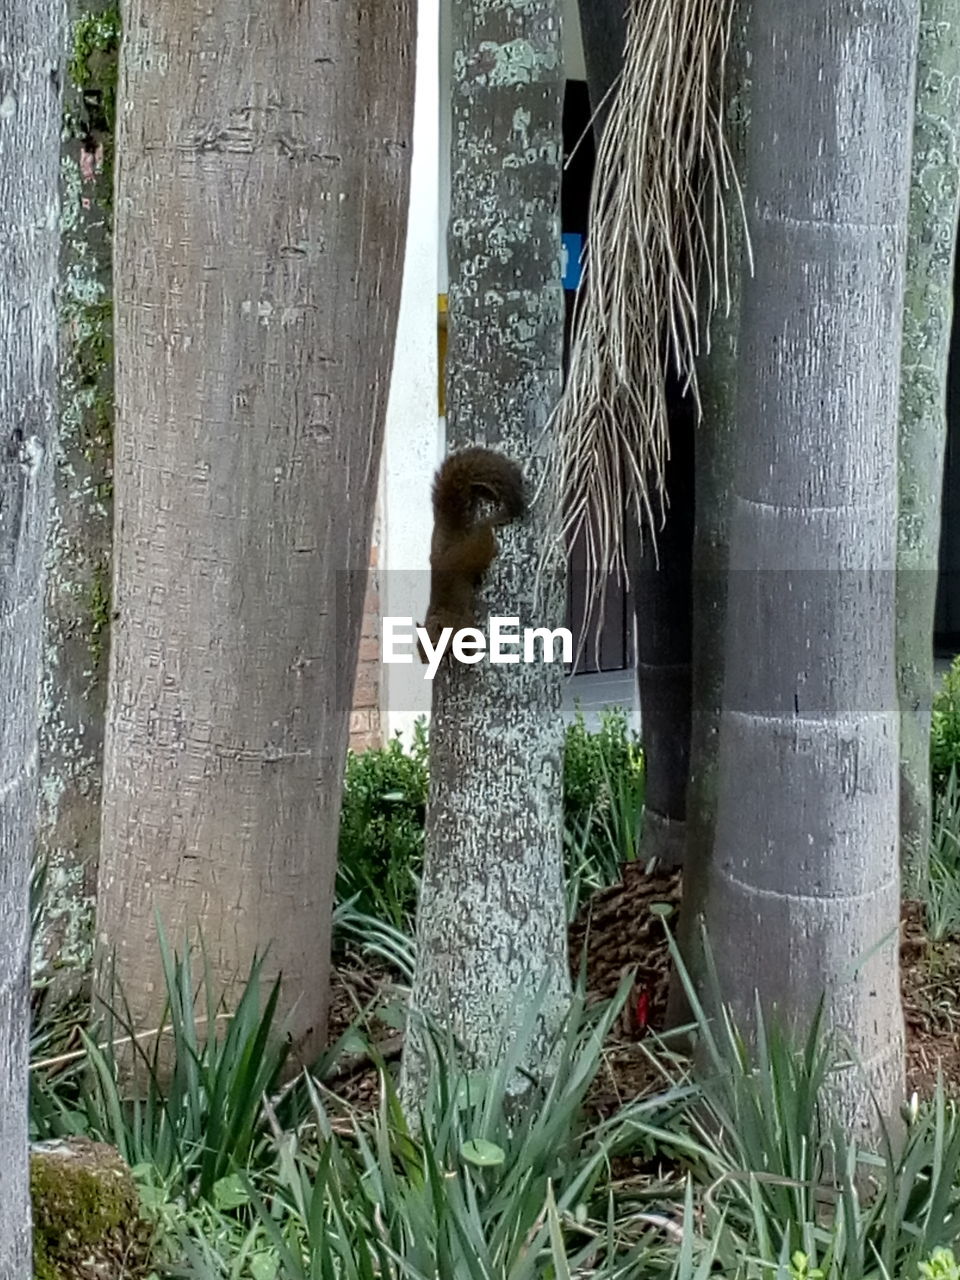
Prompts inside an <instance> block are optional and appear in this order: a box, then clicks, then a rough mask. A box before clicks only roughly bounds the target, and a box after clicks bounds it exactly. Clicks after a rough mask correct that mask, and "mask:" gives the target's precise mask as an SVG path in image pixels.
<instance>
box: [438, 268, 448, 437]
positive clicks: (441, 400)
mask: <svg viewBox="0 0 960 1280" xmlns="http://www.w3.org/2000/svg"><path fill="white" fill-rule="evenodd" d="M437 371H438V375H439V376H438V386H437V404H438V406H439V413H440V417H441V418H442V417H444V416H445V415H446V412H447V295H446V294H445V293H440V294H438V295H437Z"/></svg>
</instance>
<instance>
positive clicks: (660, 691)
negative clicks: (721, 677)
mask: <svg viewBox="0 0 960 1280" xmlns="http://www.w3.org/2000/svg"><path fill="white" fill-rule="evenodd" d="M625 4H626V0H581V2H580V10H579V11H580V26H581V32H582V35H583V48H584V59H585V62H586V67H587V87H588V89H589V93H590V104H591V107H592V109H593V110H594V112H595V113H596V115H595V117H594V128H595V129H596V131H597V136H598V137H599V134H600V131H601V129H602V128H603V126H604V124H605V122H606V118H607V115H608V114H609V105H610V101H611V97H612V94H613V93H615V85H616V82H617V78H618V77H619V75H620V72H621V70H622V68H623V54H624V44H625V41H626V31H627V21H626V14H625ZM668 417H669V432H670V458H669V461H668V463H667V468H666V483H665V488H666V493H667V499H668V506H667V508H666V511H665V512H664V515H665V519H664V521H663V523H662V525H658V527H657V528H656V529H655V530H654V531H653V533H654V534H655V540H654V537H651V531H650V530H646V531H641V530H640V529H639V528H638V526H637V523H636V521H634V520H633V519H632V518H631V517H630V516H629V515H627V516H626V519H627V520H628V522H629V527H628V529H627V531H626V537H627V546H628V551H627V564H628V577H629V583H630V592H631V598H632V603H633V608H634V613H635V617H636V634H637V683H638V686H639V693H640V723H641V729H642V736H643V747H644V758H645V762H646V774H647V777H646V797H645V800H646V803H645V811H644V824H643V844H642V849H641V856H642V857H643V858H644V859H649V858H658V859H660V860H661V861H662V862H664V863H667V864H671V865H673V864H676V863H679V862H682V861H683V856H684V846H685V839H686V825H685V821H684V819H685V816H686V799H687V777H688V772H689V758H690V755H689V753H690V715H691V706H690V678H691V677H690V643H691V641H690V633H691V608H692V602H691V568H692V542H693V515H694V475H693V468H694V439H693V431H694V426H695V420H696V411H695V406H694V403H693V399H692V397H690V396H684V395H683V394H682V388H681V387H680V386H679V385H672V386H670V387H669V388H668ZM653 487H655V486H654V485H653V484H652V485H651V488H653Z"/></svg>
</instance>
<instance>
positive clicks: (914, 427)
mask: <svg viewBox="0 0 960 1280" xmlns="http://www.w3.org/2000/svg"><path fill="white" fill-rule="evenodd" d="M958 124H960V20H958V15H957V10H956V6H955V5H952V4H948V3H946V0H922V3H921V24H920V45H919V51H918V56H917V105H916V119H915V121H914V129H913V178H912V182H911V187H910V221H909V228H908V230H909V234H908V238H907V275H906V294H905V298H904V314H903V362H902V365H901V370H900V378H901V385H900V519H899V523H898V542H897V681H898V687H899V691H900V862H901V867H902V871H903V880H904V891H905V892H906V893H907V894H908V895H909V896H911V897H916V896H918V895H919V894H920V893H921V892H922V890H923V885H924V883H925V880H926V871H927V860H928V857H929V846H930V817H931V815H930V808H931V797H930V714H931V703H932V699H933V617H934V610H935V608H936V599H937V553H938V549H939V545H940V499H941V493H942V484H941V478H942V476H943V458H944V450H945V448H946V436H947V421H946V394H947V362H948V357H949V352H950V335H951V329H952V323H953V287H954V262H955V257H956V243H957V217H958V214H960V141H958V133H957V129H958Z"/></svg>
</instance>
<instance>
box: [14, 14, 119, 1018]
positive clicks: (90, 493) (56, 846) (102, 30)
mask: <svg viewBox="0 0 960 1280" xmlns="http://www.w3.org/2000/svg"><path fill="white" fill-rule="evenodd" d="M70 16H71V22H72V26H71V42H70V56H69V57H68V59H67V84H66V86H65V98H64V127H63V141H62V154H61V200H62V204H61V210H62V212H61V255H60V295H59V301H60V321H61V358H60V388H61V406H60V431H59V440H58V445H57V450H56V459H55V480H54V486H55V487H54V498H53V507H52V510H51V517H50V526H49V533H48V538H47V547H46V568H47V592H46V600H45V634H44V649H43V667H42V672H41V691H42V697H41V725H40V747H41V759H40V795H39V814H38V838H37V846H38V848H37V852H38V855H39V856H40V857H41V858H43V859H45V860H46V862H47V864H48V873H47V876H46V882H45V903H44V915H43V927H42V929H41V931H40V933H39V935H38V937H37V939H36V944H35V948H34V956H33V969H34V980H35V981H37V982H43V983H50V982H53V983H54V984H55V986H56V990H57V994H58V995H59V996H61V997H65V996H68V995H71V994H73V993H74V992H75V991H76V990H77V989H78V988H80V987H82V986H83V984H84V982H85V980H86V977H87V974H88V970H89V963H90V958H91V951H92V930H93V906H94V901H93V890H94V885H95V883H96V861H97V850H98V844H99V828H100V772H101V766H102V746H103V727H102V725H103V710H104V701H105V677H106V651H107V642H108V638H109V620H110V599H109V582H110V538H111V526H112V519H113V512H112V479H111V477H112V452H113V370H112V360H113V333H112V328H113V326H112V304H111V295H110V288H111V285H110V268H111V263H110V256H111V255H110V219H111V209H112V187H113V163H112V162H113V124H114V115H115V109H116V82H117V50H118V45H119V31H120V19H119V12H118V10H117V8H116V6H115V5H113V4H97V3H96V2H94V3H93V4H92V5H90V6H89V7H85V8H84V9H82V10H79V9H76V8H74V9H73V10H72V12H71V15H70Z"/></svg>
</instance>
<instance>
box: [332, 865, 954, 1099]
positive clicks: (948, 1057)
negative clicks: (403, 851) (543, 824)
mask: <svg viewBox="0 0 960 1280" xmlns="http://www.w3.org/2000/svg"><path fill="white" fill-rule="evenodd" d="M679 892H680V886H679V877H678V876H677V875H676V874H669V873H659V874H654V875H647V874H645V873H644V871H643V868H642V867H641V866H639V865H638V864H631V865H629V866H628V867H626V868H625V875H624V880H623V882H622V883H621V884H619V885H615V886H613V888H610V889H606V890H604V891H602V892H601V893H599V894H597V895H596V896H595V897H594V898H593V899H591V901H590V902H589V903H588V904H587V906H586V908H585V910H584V911H583V912H582V913H581V916H580V917H579V918H578V919H577V920H576V921H575V922H574V923H573V924H572V925H571V927H570V956H571V966H572V969H573V972H574V977H576V976H577V973H578V970H579V966H580V963H581V959H582V957H583V955H584V951H585V954H586V972H587V990H588V994H589V996H590V998H592V999H598V1000H602V999H607V998H609V997H611V996H613V995H614V994H615V993H616V990H617V987H618V986H619V983H620V981H621V978H622V976H623V975H624V974H625V973H626V972H628V971H630V970H631V969H635V970H636V981H635V985H634V987H633V990H632V992H631V995H630V997H629V999H628V1001H627V1005H626V1007H625V1010H624V1013H623V1015H622V1016H621V1018H620V1019H619V1021H618V1023H617V1024H616V1026H615V1027H614V1028H613V1030H612V1032H611V1035H610V1038H609V1042H608V1045H607V1053H606V1058H605V1063H604V1069H603V1071H602V1072H601V1074H600V1076H599V1077H598V1079H597V1080H596V1082H595V1085H594V1088H593V1091H592V1094H591V1099H590V1101H591V1103H592V1105H593V1106H594V1107H595V1108H597V1109H598V1110H600V1111H603V1112H607V1111H609V1110H612V1109H614V1108H615V1107H616V1106H617V1105H618V1103H620V1102H624V1101H627V1100H629V1099H631V1098H634V1097H637V1096H638V1095H640V1094H642V1093H648V1092H651V1091H652V1090H655V1089H657V1088H662V1087H663V1080H662V1077H661V1076H660V1075H659V1073H658V1072H657V1071H656V1069H655V1068H654V1067H653V1065H652V1064H651V1060H650V1057H649V1055H648V1054H647V1053H646V1052H645V1047H644V1044H643V1041H644V1038H645V1036H647V1035H648V1034H649V1033H650V1032H651V1031H659V1030H661V1029H662V1028H663V1027H664V1025H665V1017H666V1008H667V996H668V990H669V976H670V955H669V950H668V946H667V941H666V932H665V930H664V928H663V923H662V917H663V916H664V914H667V913H668V912H670V911H671V909H672V913H673V915H674V919H675V911H676V907H677V904H678V902H679ZM901 983H902V990H903V1002H904V1018H905V1022H906V1029H907V1089H908V1094H909V1093H912V1092H913V1091H914V1090H916V1092H917V1093H918V1095H919V1096H920V1098H921V1099H923V1098H925V1097H929V1096H930V1095H931V1093H932V1091H933V1089H934V1087H935V1084H936V1080H937V1074H938V1071H939V1072H942V1073H943V1078H944V1083H945V1086H946V1093H947V1095H948V1096H949V1097H953V1098H960V941H949V942H941V943H937V944H933V943H932V942H930V941H929V939H928V938H927V935H926V932H925V930H924V925H923V909H922V907H921V905H920V904H919V903H913V902H908V903H905V904H904V909H903V918H902V928H901ZM402 1005H403V993H402V991H401V990H400V989H399V988H398V987H396V985H395V983H394V982H393V979H392V978H391V975H390V974H389V973H388V972H387V971H386V970H384V969H383V968H377V967H374V966H369V965H364V964H360V963H358V962H356V961H355V960H351V959H347V960H345V961H344V962H342V963H341V964H340V965H339V966H337V967H336V968H335V970H334V988H333V1003H332V1007H331V1014H330V1031H331V1039H333V1038H335V1037H336V1036H338V1035H340V1034H342V1032H343V1031H344V1030H345V1029H346V1028H347V1027H348V1026H349V1025H350V1023H351V1022H353V1021H354V1020H355V1019H356V1017H357V1015H358V1013H360V1012H361V1011H362V1010H365V1009H366V1010H368V1011H369V1021H368V1027H369V1032H370V1034H371V1036H372V1037H373V1039H374V1040H375V1041H376V1042H377V1043H378V1044H380V1046H381V1048H382V1052H383V1055H384V1056H385V1057H386V1058H387V1059H388V1060H390V1059H395V1058H396V1057H397V1056H398V1055H399V1051H400V1047H401V1040H400V1037H399V1034H398V1033H397V1030H396V1027H397V1025H398V1024H399V1019H398V1016H397V1015H398V1012H402ZM384 1006H387V1008H386V1010H384ZM378 1009H379V1010H381V1011H382V1012H383V1017H382V1018H381V1017H379V1016H377V1013H376V1010H378ZM326 1083H327V1085H328V1087H329V1088H330V1089H331V1090H332V1091H333V1092H334V1093H335V1094H336V1095H337V1096H338V1097H340V1098H342V1099H343V1100H344V1101H346V1102H348V1103H352V1104H353V1105H356V1106H359V1107H361V1108H363V1107H366V1106H372V1105H373V1104H374V1103H375V1100H376V1098H377V1094H378V1087H379V1086H378V1077H377V1072H376V1069H375V1068H374V1067H373V1066H372V1065H371V1063H370V1061H369V1059H368V1058H365V1057H364V1056H363V1055H356V1056H353V1057H348V1058H345V1059H344V1061H343V1063H342V1064H341V1067H340V1069H339V1070H338V1071H337V1073H336V1075H335V1076H334V1077H333V1078H331V1079H328V1081H327V1082H326Z"/></svg>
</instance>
